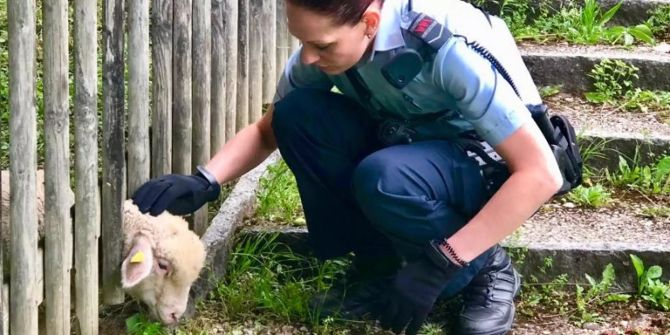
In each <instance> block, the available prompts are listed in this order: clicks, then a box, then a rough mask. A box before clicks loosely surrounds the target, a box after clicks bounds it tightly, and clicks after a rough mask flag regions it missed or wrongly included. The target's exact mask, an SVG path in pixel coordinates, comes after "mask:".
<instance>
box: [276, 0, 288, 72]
mask: <svg viewBox="0 0 670 335" xmlns="http://www.w3.org/2000/svg"><path fill="white" fill-rule="evenodd" d="M288 38H289V33H288V26H287V22H286V0H277V83H279V79H280V78H281V75H282V72H283V71H284V65H286V60H287V59H288V55H289V53H288V48H289V45H288Z"/></svg>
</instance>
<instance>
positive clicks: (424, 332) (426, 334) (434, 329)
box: [419, 323, 444, 335]
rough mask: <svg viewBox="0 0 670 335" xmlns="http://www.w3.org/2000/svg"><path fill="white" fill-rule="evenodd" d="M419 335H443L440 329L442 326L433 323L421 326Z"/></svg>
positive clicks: (442, 330)
mask: <svg viewBox="0 0 670 335" xmlns="http://www.w3.org/2000/svg"><path fill="white" fill-rule="evenodd" d="M419 334H421V335H441V334H444V329H442V326H440V325H437V324H434V323H424V324H423V326H421V329H420V330H419Z"/></svg>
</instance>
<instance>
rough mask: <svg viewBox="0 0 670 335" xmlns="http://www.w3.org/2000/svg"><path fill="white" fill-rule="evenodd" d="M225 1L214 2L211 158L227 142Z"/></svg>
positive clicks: (213, 0) (215, 0) (217, 0)
mask: <svg viewBox="0 0 670 335" xmlns="http://www.w3.org/2000/svg"><path fill="white" fill-rule="evenodd" d="M223 1H224V0H212V19H211V21H212V22H211V23H212V71H211V73H212V78H211V81H212V89H211V95H212V106H211V128H210V129H211V132H212V133H211V142H210V156H214V154H215V153H216V152H217V151H218V150H219V148H220V147H221V145H223V143H224V142H225V141H226V90H227V89H228V85H227V83H226V67H227V63H226V51H225V49H226V48H227V47H228V46H227V45H226V44H225V43H226V42H225V38H226V35H225V31H224V29H223V21H224V3H223Z"/></svg>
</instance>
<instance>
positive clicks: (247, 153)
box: [205, 107, 277, 184]
mask: <svg viewBox="0 0 670 335" xmlns="http://www.w3.org/2000/svg"><path fill="white" fill-rule="evenodd" d="M271 121H272V107H270V110H268V111H267V112H266V113H265V115H263V118H262V119H261V120H259V121H258V122H256V123H253V124H251V125H249V126H247V127H245V128H244V129H242V130H240V132H238V133H237V134H236V135H235V136H234V137H233V138H232V139H230V140H229V141H228V142H226V143H225V144H224V145H223V146H222V147H221V149H219V151H218V152H217V153H216V154H215V155H214V157H212V159H211V160H210V161H209V162H208V163H207V165H206V166H205V168H206V169H207V170H208V171H209V172H210V173H212V174H213V175H214V176H215V177H216V179H217V180H218V181H219V183H220V184H223V183H227V182H229V181H231V180H234V179H235V178H238V177H240V176H242V175H243V174H245V173H247V172H248V171H249V170H251V169H253V168H254V167H256V166H257V165H258V164H260V163H261V162H263V161H264V160H265V159H266V158H267V157H268V156H269V155H270V154H271V153H272V152H273V151H274V150H275V149H276V148H277V145H276V144H275V140H274V135H273V133H272V129H271V126H270V123H271Z"/></svg>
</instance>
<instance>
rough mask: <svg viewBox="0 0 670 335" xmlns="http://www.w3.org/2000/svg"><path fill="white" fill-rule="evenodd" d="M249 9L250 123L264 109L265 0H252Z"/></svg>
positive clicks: (256, 118)
mask: <svg viewBox="0 0 670 335" xmlns="http://www.w3.org/2000/svg"><path fill="white" fill-rule="evenodd" d="M249 7H250V9H249V123H253V122H255V121H256V120H258V119H260V118H261V113H262V111H263V29H264V28H265V26H267V23H265V22H263V0H250V6H249Z"/></svg>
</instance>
